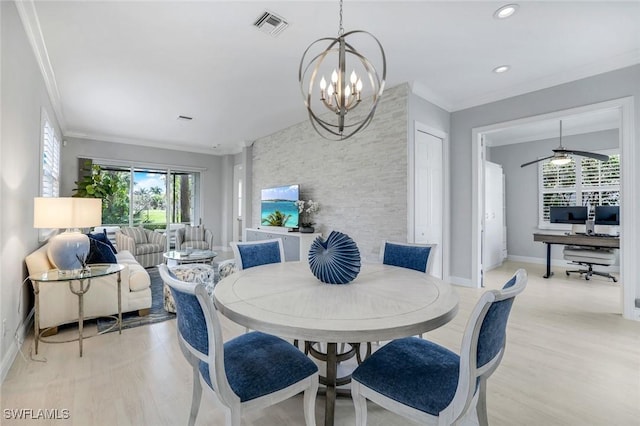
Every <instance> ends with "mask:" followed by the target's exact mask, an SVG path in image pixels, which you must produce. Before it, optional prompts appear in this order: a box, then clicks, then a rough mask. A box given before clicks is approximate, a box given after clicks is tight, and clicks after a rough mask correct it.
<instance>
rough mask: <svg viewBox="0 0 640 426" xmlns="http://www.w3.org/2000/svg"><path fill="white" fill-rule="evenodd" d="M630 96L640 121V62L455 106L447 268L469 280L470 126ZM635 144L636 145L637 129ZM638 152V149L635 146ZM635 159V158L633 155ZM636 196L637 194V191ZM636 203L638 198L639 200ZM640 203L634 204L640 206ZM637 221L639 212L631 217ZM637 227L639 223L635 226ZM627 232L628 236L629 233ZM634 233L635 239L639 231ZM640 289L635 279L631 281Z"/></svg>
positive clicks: (639, 153) (635, 118) (638, 228)
mask: <svg viewBox="0 0 640 426" xmlns="http://www.w3.org/2000/svg"><path fill="white" fill-rule="evenodd" d="M627 96H635V99H636V107H635V115H634V120H635V123H636V129H637V125H638V123H640V108H638V105H637V102H638V100H640V65H635V66H632V67H627V68H623V69H619V70H616V71H611V72H608V73H604V74H600V75H596V76H593V77H589V78H585V79H581V80H577V81H574V82H571V83H566V84H562V85H559V86H555V87H550V88H547V89H543V90H538V91H535V92H531V93H527V94H524V95H520V96H515V97H512V98H509V99H504V100H501V101H498V102H492V103H489V104H485V105H481V106H478V107H474V108H469V109H465V110H462V111H456V112H454V113H453V114H452V118H451V189H452V191H451V212H452V214H451V223H452V227H451V228H452V232H451V236H452V241H451V250H452V251H451V252H452V253H456V256H452V258H451V274H452V275H453V276H457V277H460V278H462V279H467V280H469V279H470V278H471V275H472V262H471V252H472V219H473V218H472V217H471V208H472V206H471V203H472V192H471V191H472V190H473V189H472V176H471V164H472V163H471V153H472V140H471V133H472V129H473V128H476V127H482V126H488V125H491V124H495V123H502V122H506V121H510V120H516V119H519V118H524V117H530V116H535V115H539V114H544V113H549V112H553V111H562V110H565V109H571V108H576V107H579V106H584V105H590V104H594V103H598V102H603V101H607V100H611V99H618V98H623V97H627ZM634 140H635V145H636V146H638V145H640V135H639V132H638V131H637V130H636V132H635V135H634ZM636 152H637V154H636V157H637V156H638V155H640V150H636ZM636 163H637V164H640V161H639V160H638V159H636ZM637 198H638V197H637ZM638 204H640V201H639V202H638ZM639 209H640V205H638V206H634V210H635V211H640V210H639ZM634 220H635V221H636V223H637V221H640V217H636V218H634ZM635 229H637V230H638V231H637V232H636V233H638V232H640V226H635ZM630 237H631V236H630ZM633 238H635V239H636V240H640V235H634V236H633ZM636 286H637V289H638V290H637V294H640V281H638V283H637V284H636Z"/></svg>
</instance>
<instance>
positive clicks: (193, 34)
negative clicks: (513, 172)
mask: <svg viewBox="0 0 640 426" xmlns="http://www.w3.org/2000/svg"><path fill="white" fill-rule="evenodd" d="M506 3H508V1H504V2H495V1H471V2H458V1H446V2H444V1H442V2H435V1H386V2H385V1H356V0H346V1H345V5H344V27H345V30H346V31H349V30H354V29H360V30H366V31H369V32H371V33H373V34H374V35H375V36H376V37H377V38H378V39H379V40H380V42H381V43H382V45H383V46H384V48H385V52H386V55H387V64H388V65H387V87H392V86H394V85H397V84H400V83H404V82H409V83H410V84H411V87H412V89H413V91H414V92H415V93H417V94H419V95H420V96H423V97H425V98H426V99H428V100H430V101H431V102H434V103H436V104H437V105H439V106H441V107H443V108H444V109H446V110H449V111H456V110H460V109H464V108H468V107H471V106H475V105H479V104H483V103H486V102H491V101H495V100H498V99H502V98H505V97H509V96H513V95H517V94H521V93H526V92H529V91H532V90H537V89H541V88H544V87H549V86H553V85H556V84H561V83H564V82H567V81H572V80H575V79H578V78H583V77H586V76H589V75H594V74H598V73H601V72H606V71H609V70H612V69H617V68H621V67H624V66H628V65H631V64H634V63H639V62H640V25H639V24H638V23H639V22H640V1H637V0H636V1H623V2H613V1H580V2H556V1H536V2H533V1H521V2H519V4H520V8H519V10H518V12H517V13H516V14H515V15H514V16H512V17H511V18H509V19H506V20H497V19H494V18H493V13H494V11H495V10H496V9H497V8H498V7H500V6H501V5H504V4H506ZM33 6H35V7H33ZM19 8H20V10H21V15H22V16H23V19H30V25H33V31H34V34H35V37H34V39H35V40H36V41H35V43H36V44H38V45H39V46H40V47H39V50H40V51H41V52H42V53H45V52H46V56H44V60H43V61H42V63H43V64H44V69H45V74H47V73H48V77H47V78H48V82H49V87H50V92H51V93H52V97H53V98H54V99H53V102H54V107H55V108H56V111H57V113H58V115H59V117H58V118H59V121H60V125H61V127H62V129H63V133H64V135H65V136H79V137H88V138H96V139H100V140H108V141H114V142H124V143H136V144H141V145H148V146H159V147H166V148H174V149H175V148H177V149H182V150H185V151H194V152H205V153H211V154H227V153H235V152H239V151H240V149H241V147H242V146H243V145H244V144H247V143H250V142H251V141H253V140H255V139H256V138H259V137H261V136H265V135H268V134H271V133H273V132H275V131H277V130H279V129H282V128H286V127H288V126H291V125H293V124H295V123H298V122H301V121H304V120H306V119H307V118H306V111H305V108H304V105H303V102H302V97H301V94H300V89H299V86H298V80H297V79H298V77H297V72H298V66H299V61H300V57H301V56H302V53H303V52H304V50H305V48H306V47H307V45H308V44H309V43H311V42H312V41H314V40H316V39H318V38H320V37H328V36H336V34H337V29H338V2H337V1H333V0H332V1H233V2H232V1H226V2H223V1H199V2H186V1H142V2H130V1H84V2H81V1H36V2H35V3H29V2H27V5H26V6H19ZM265 9H267V10H269V11H272V12H275V13H277V14H278V15H280V16H282V17H284V18H285V19H286V20H287V21H288V22H289V27H288V28H287V29H285V30H284V32H282V33H281V34H280V35H279V36H278V37H275V38H274V37H271V36H269V35H267V34H265V33H263V32H261V31H259V30H258V29H256V28H254V27H253V26H252V24H253V22H254V21H255V19H256V18H257V17H258V16H259V15H260V14H261V13H262V12H263V11H264V10H265ZM25 17H27V18H25ZM37 22H39V26H38V24H37ZM38 31H41V34H42V38H41V39H39V38H38ZM357 47H358V46H356V48H357ZM365 54H366V52H365ZM47 58H48V61H47ZM501 64H509V65H510V66H511V70H510V71H509V72H507V73H504V74H500V75H498V74H495V73H493V72H492V69H493V68H494V67H496V66H498V65H501ZM47 70H48V71H47ZM383 97H384V95H383ZM178 115H187V116H191V117H193V120H192V121H189V122H184V121H180V120H177V119H176V118H177V116H178ZM374 119H375V118H374Z"/></svg>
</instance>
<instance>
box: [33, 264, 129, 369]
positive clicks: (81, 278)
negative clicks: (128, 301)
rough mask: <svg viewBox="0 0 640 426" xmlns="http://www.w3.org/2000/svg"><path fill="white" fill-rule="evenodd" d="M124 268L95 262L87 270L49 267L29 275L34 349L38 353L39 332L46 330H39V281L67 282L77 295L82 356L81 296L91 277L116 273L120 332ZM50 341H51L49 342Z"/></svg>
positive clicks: (82, 320)
mask: <svg viewBox="0 0 640 426" xmlns="http://www.w3.org/2000/svg"><path fill="white" fill-rule="evenodd" d="M123 269H124V265H119V264H117V263H111V264H96V265H89V267H88V270H85V271H64V272H63V271H59V270H57V269H51V270H49V271H46V272H41V273H38V274H33V275H29V280H31V284H32V285H33V294H34V296H35V321H34V328H35V333H34V334H35V350H36V354H38V342H39V341H40V340H42V341H43V342H46V341H45V340H43V339H42V336H41V334H42V333H44V332H45V331H46V330H44V331H42V332H40V284H41V283H52V284H53V283H63V282H67V283H68V284H69V290H70V291H71V293H73V294H75V295H76V296H78V342H79V346H80V356H82V338H83V336H82V332H83V327H84V303H83V296H84V295H85V293H87V292H88V291H89V289H90V288H91V279H92V278H98V277H105V276H107V275H113V274H117V275H118V279H117V282H118V321H117V324H118V330H119V333H120V334H122V290H121V282H120V272H121V271H122V270H123ZM73 340H75V339H73ZM49 343H51V342H49Z"/></svg>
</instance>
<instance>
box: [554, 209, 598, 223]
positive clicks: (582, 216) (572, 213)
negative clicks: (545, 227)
mask: <svg viewBox="0 0 640 426" xmlns="http://www.w3.org/2000/svg"><path fill="white" fill-rule="evenodd" d="M588 218H589V212H588V211H587V207H586V206H566V207H551V208H550V209H549V222H551V223H571V224H584V223H586V222H587V219H588Z"/></svg>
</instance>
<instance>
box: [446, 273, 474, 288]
mask: <svg viewBox="0 0 640 426" xmlns="http://www.w3.org/2000/svg"><path fill="white" fill-rule="evenodd" d="M448 281H449V282H450V283H451V284H455V285H459V286H462V287H469V288H475V287H476V286H475V285H473V283H472V282H471V279H469V278H461V277H454V276H449V279H448Z"/></svg>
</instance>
